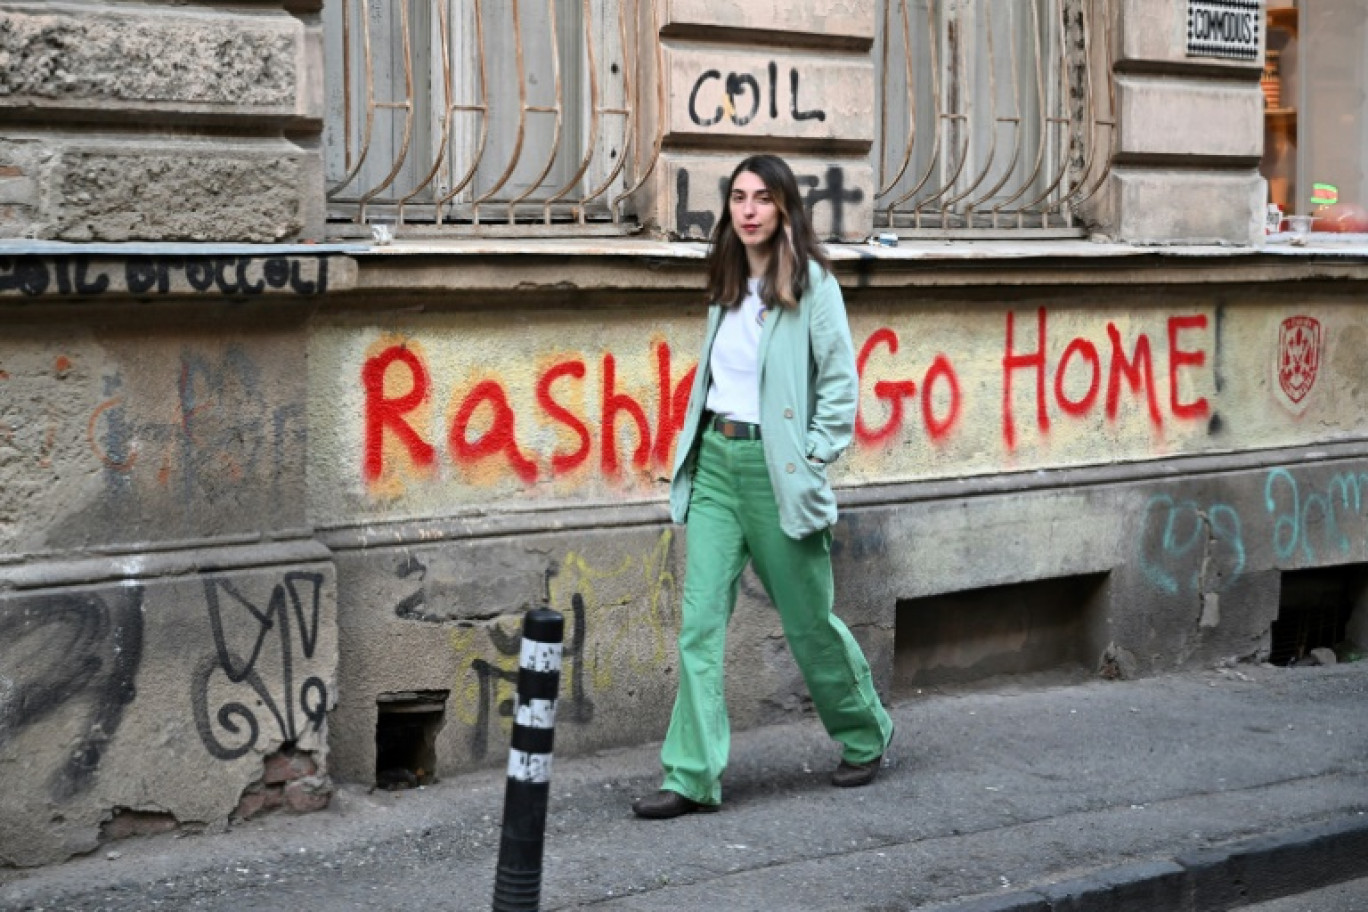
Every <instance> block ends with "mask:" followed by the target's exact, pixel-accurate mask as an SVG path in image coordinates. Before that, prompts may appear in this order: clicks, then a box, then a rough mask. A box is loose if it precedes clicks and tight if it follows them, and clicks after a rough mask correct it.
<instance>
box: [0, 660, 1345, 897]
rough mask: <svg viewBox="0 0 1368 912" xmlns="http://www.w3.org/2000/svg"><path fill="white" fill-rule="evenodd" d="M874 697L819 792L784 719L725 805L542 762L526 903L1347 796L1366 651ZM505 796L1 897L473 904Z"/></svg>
mask: <svg viewBox="0 0 1368 912" xmlns="http://www.w3.org/2000/svg"><path fill="white" fill-rule="evenodd" d="M892 710H893V715H894V718H895V720H896V722H897V726H898V732H899V735H898V740H897V741H896V742H895V744H894V745H893V748H892V750H891V752H890V759H889V761H888V765H887V766H886V767H885V768H884V770H883V771H882V772H881V774H880V777H879V780H878V781H877V782H876V783H875V784H874V785H872V786H870V787H868V788H863V789H853V790H844V789H834V788H831V787H830V786H829V785H828V784H827V781H826V777H827V775H828V774H829V772H830V770H831V768H832V767H833V766H834V765H835V763H836V759H837V751H836V749H835V747H834V746H833V744H832V743H831V742H830V741H829V740H828V739H827V738H826V736H825V734H824V733H823V732H822V731H821V727H820V725H819V724H818V723H817V722H816V720H815V719H805V720H802V721H799V722H795V723H792V724H786V725H779V726H771V727H767V728H764V729H760V730H756V731H751V732H738V733H736V735H735V736H734V738H733V762H732V766H731V768H730V769H729V770H728V773H727V777H726V784H725V797H724V801H725V804H724V807H723V810H722V811H721V813H717V814H708V815H692V816H688V817H684V818H681V819H678V820H674V821H667V822H655V821H650V822H648V821H640V820H637V819H635V818H633V817H632V815H631V812H630V810H629V804H630V800H631V798H632V797H634V796H636V795H640V794H644V793H646V792H648V791H651V790H653V789H654V788H655V787H656V784H657V782H658V775H659V773H658V761H657V748H656V746H654V745H647V746H644V747H638V748H631V749H624V750H619V751H611V752H604V753H600V754H597V755H595V756H591V757H583V758H574V759H570V758H557V760H556V764H555V769H554V772H553V777H552V797H551V808H550V817H549V823H548V831H547V839H546V863H545V871H544V877H543V889H542V902H543V905H542V908H543V910H545V912H552V910H567V909H595V910H603V912H626V910H631V912H666V910H668V912H680V910H695V909H698V910H718V909H725V910H728V912H747V910H757V912H760V910H763V912H775V910H798V912H809V910H811V912H821V910H842V912H894V910H910V909H920V908H923V907H931V906H940V905H942V904H945V903H951V902H956V901H959V900H963V899H965V898H969V897H982V896H987V897H992V896H1000V895H1003V894H1004V893H1008V892H1011V891H1019V890H1023V889H1033V888H1035V887H1036V886H1037V885H1041V884H1050V883H1053V882H1058V881H1064V880H1068V879H1070V878H1077V877H1079V876H1081V875H1086V874H1088V872H1092V871H1097V870H1101V869H1106V868H1114V867H1115V866H1117V865H1126V864H1142V863H1148V862H1154V861H1161V860H1167V859H1173V858H1174V857H1176V856H1178V855H1180V854H1182V853H1183V852H1191V851H1198V850H1202V849H1209V848H1212V847H1219V846H1222V845H1224V844H1227V843H1230V842H1232V841H1238V840H1244V839H1249V838H1251V837H1255V836H1258V835H1260V834H1268V833H1278V832H1282V831H1288V830H1294V829H1296V828H1298V827H1308V826H1313V825H1324V824H1326V823H1327V822H1333V821H1344V820H1348V821H1350V822H1351V823H1354V822H1355V821H1357V820H1358V817H1359V816H1362V815H1364V814H1368V662H1364V663H1357V664H1355V665H1346V666H1339V667H1336V668H1297V669H1283V668H1272V667H1254V666H1238V667H1233V668H1226V669H1220V670H1214V671H1209V672H1203V673H1197V674H1184V675H1175V676H1168V677H1160V678H1152V679H1147V680H1142V681H1131V682H1104V681H1091V682H1087V683H1083V684H1078V685H1073V686H1054V687H1045V688H1038V687H1036V686H1034V685H1032V686H1023V685H1021V684H1019V683H1016V684H1014V683H1012V682H999V683H998V685H997V686H995V687H994V688H993V689H986V690H975V691H972V692H958V693H941V694H937V693H927V694H924V695H923V696H921V697H918V698H916V699H911V700H907V701H904V702H901V703H899V704H898V705H897V706H894V707H893V708H892ZM503 794H504V781H503V772H502V770H497V769H491V770H486V771H482V772H478V773H475V774H471V775H467V776H461V777H457V778H452V779H449V780H447V781H444V782H442V783H439V784H437V785H436V786H433V787H429V788H426V789H422V790H415V791H408V792H372V791H369V790H367V789H365V788H361V787H356V786H346V787H343V788H342V789H341V790H340V791H339V793H338V794H337V796H336V797H335V799H334V802H333V805H332V807H330V808H329V809H328V810H326V811H323V812H320V813H317V814H311V815H306V816H298V817H292V816H283V815H280V816H274V817H270V818H266V819H264V820H259V821H251V822H248V823H245V824H241V825H237V826H233V827H231V828H230V829H228V831H227V832H223V833H218V834H202V835H184V836H181V837H179V838H177V837H176V836H174V835H169V834H168V835H165V836H159V837H152V838H144V839H131V840H125V841H123V842H119V843H113V844H109V845H106V846H105V847H103V848H102V849H101V850H100V851H99V852H97V853H95V854H93V855H91V856H88V857H85V858H80V859H76V860H73V861H71V862H68V863H66V864H63V865H56V866H53V867H50V868H44V869H39V870H33V871H12V870H11V871H0V909H4V910H29V912H39V910H44V912H47V910H71V912H116V910H137V912H148V910H159V909H168V910H170V909H174V910H178V912H179V910H220V912H230V910H231V912H252V910H260V912H275V910H279V912H285V910H289V912H294V910H296V909H299V908H320V909H328V910H330V912H334V910H337V912H342V910H366V912H381V910H383V912H404V910H415V912H419V910H421V912H438V910H481V909H488V908H490V897H491V895H492V885H493V878H494V870H495V861H496V858H497V852H498V844H499V823H500V819H501V815H502V806H503ZM1356 815H1358V816H1356ZM1303 886H1305V887H1306V888H1308V889H1310V888H1313V887H1316V886H1319V883H1307V884H1304V885H1303ZM1345 901H1346V902H1347V901H1348V900H1345ZM1292 908H1297V907H1296V906H1295V905H1294V906H1293V907H1292ZM1322 908H1328V907H1322ZM1345 908H1355V907H1354V906H1353V905H1349V906H1346V907H1345ZM1156 912H1157V910H1156ZM1279 912H1281V910H1279ZM1317 912H1321V909H1320V908H1318V910H1317Z"/></svg>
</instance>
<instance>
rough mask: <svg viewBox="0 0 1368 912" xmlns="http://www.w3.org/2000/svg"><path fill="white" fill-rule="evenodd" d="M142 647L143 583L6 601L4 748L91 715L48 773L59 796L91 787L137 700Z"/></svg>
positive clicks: (0, 733)
mask: <svg viewBox="0 0 1368 912" xmlns="http://www.w3.org/2000/svg"><path fill="white" fill-rule="evenodd" d="M142 653H143V589H142V587H141V586H121V587H118V588H117V589H107V590H104V591H103V592H100V593H94V592H80V591H73V592H60V593H57V594H54V595H43V596H39V597H36V598H17V599H14V600H13V601H11V602H8V603H6V604H4V605H0V747H2V746H4V745H5V744H6V743H7V742H8V741H9V740H11V739H12V738H14V737H16V736H17V735H18V734H19V733H20V732H22V731H23V730H24V729H27V728H29V727H31V726H35V725H38V724H39V723H41V722H43V721H45V720H50V719H60V718H62V717H63V716H65V715H67V714H74V713H82V714H83V715H84V717H85V721H84V722H83V724H82V725H81V726H80V730H81V733H80V735H79V736H78V738H77V740H76V742H75V743H74V744H72V745H71V750H70V753H69V754H68V755H67V761H66V762H65V763H64V764H62V765H61V766H60V767H58V768H57V769H55V770H53V771H52V773H51V774H50V776H49V778H48V794H49V795H50V796H51V798H52V800H53V801H57V802H61V801H66V800H67V799H69V798H71V797H73V796H74V795H77V794H80V793H81V792H83V791H85V790H86V789H87V788H89V786H90V784H91V782H92V780H93V778H94V776H95V773H96V771H97V770H98V769H99V766H100V760H101V759H102V758H103V756H104V754H105V751H106V750H107V749H108V746H109V744H110V742H111V741H113V740H114V736H115V735H116V734H117V732H118V730H119V725H120V723H122V721H123V715H124V710H125V709H126V708H127V707H128V705H129V704H130V703H132V702H133V698H134V696H135V694H136V691H135V689H134V678H135V677H136V675H137V673H138V668H139V666H140V664H141V662H142Z"/></svg>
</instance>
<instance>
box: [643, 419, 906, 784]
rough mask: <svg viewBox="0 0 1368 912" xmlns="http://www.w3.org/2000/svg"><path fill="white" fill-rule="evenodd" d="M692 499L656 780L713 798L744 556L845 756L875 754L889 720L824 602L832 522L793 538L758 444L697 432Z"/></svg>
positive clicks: (723, 743) (721, 761)
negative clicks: (670, 696) (675, 687)
mask: <svg viewBox="0 0 1368 912" xmlns="http://www.w3.org/2000/svg"><path fill="white" fill-rule="evenodd" d="M699 446H700V450H699V453H698V460H697V468H696V471H695V474H694V481H693V495H692V498H691V500H690V501H689V515H688V519H687V529H688V556H687V558H686V564H685V571H684V600H683V619H682V621H681V623H680V630H679V694H678V696H677V697H676V698H675V705H674V713H673V715H672V716H671V718H670V727H669V731H668V732H667V733H666V735H665V744H664V746H663V747H662V748H661V751H660V759H661V762H662V764H663V765H664V767H665V782H664V784H663V785H662V786H661V788H663V789H666V790H668V791H672V792H677V793H679V794H681V795H683V796H685V797H686V798H690V799H692V800H694V801H697V802H699V803H701V804H720V803H721V801H722V783H721V779H722V772H723V770H724V769H726V766H727V754H728V751H729V749H730V747H731V727H730V724H729V722H728V720H727V703H726V695H725V688H724V682H723V666H724V660H723V654H724V652H725V643H726V635H727V622H728V621H729V620H731V615H732V609H733V608H734V607H735V606H736V593H737V586H738V584H739V581H740V579H741V572H742V571H743V570H744V569H745V567H746V563H747V561H753V562H754V565H755V572H756V575H757V576H759V578H760V582H761V583H762V584H763V585H764V587H765V591H766V592H768V593H769V596H770V600H771V601H772V602H773V603H774V606H775V608H776V609H778V611H779V618H780V620H781V622H782V624H783V628H784V638H785V639H786V640H787V641H788V645H789V649H790V650H791V651H792V653H793V657H794V659H795V660H796V661H797V663H798V667H799V669H800V670H801V671H802V673H803V680H804V681H805V682H806V683H807V687H808V692H809V693H810V694H811V695H812V702H813V704H814V705H815V706H816V708H817V714H818V716H819V717H820V718H821V720H822V724H823V725H824V726H825V727H826V730H827V733H828V734H830V735H831V737H832V738H834V739H836V740H837V741H838V742H840V744H841V745H842V748H843V750H842V754H841V755H842V758H843V759H845V760H848V761H850V762H851V763H866V762H868V761H870V760H873V759H874V758H875V757H877V756H879V755H880V754H882V753H883V752H884V748H885V747H886V746H887V744H888V740H889V738H890V737H892V734H893V722H892V720H891V719H890V718H889V716H888V713H887V712H886V711H885V710H884V708H883V706H882V704H880V703H879V697H878V694H877V693H875V691H874V684H873V681H872V679H871V677H870V673H869V663H868V662H867V661H866V660H865V657H864V653H863V652H861V651H860V646H859V644H858V643H856V642H855V638H854V637H852V636H851V635H850V631H849V629H847V628H846V625H845V624H844V623H842V622H841V619H840V618H838V617H836V615H834V614H833V613H832V611H831V607H832V601H833V595H834V588H833V584H832V576H831V531H830V530H823V531H821V532H818V533H815V534H813V535H809V536H807V537H806V538H803V539H801V540H795V539H792V538H789V537H788V536H786V535H785V534H784V533H783V532H782V531H781V530H780V528H779V510H778V507H777V505H776V504H775V500H774V492H773V489H772V487H771V485H770V480H769V472H768V470H767V469H766V467H765V451H764V444H763V442H762V441H759V440H732V439H729V438H726V437H723V436H722V435H720V434H718V433H717V432H716V431H714V430H712V429H711V428H709V429H707V430H706V431H705V432H704V434H703V439H702V442H701V443H700V445H699Z"/></svg>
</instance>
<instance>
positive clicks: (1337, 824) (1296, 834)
mask: <svg viewBox="0 0 1368 912" xmlns="http://www.w3.org/2000/svg"><path fill="white" fill-rule="evenodd" d="M1360 877H1368V812H1365V811H1359V812H1358V813H1357V814H1355V815H1354V816H1352V817H1345V818H1340V819H1338V820H1334V821H1331V822H1329V823H1324V824H1317V825H1316V826H1310V827H1304V828H1301V829H1296V830H1285V831H1283V832H1280V833H1271V834H1267V835H1264V836H1256V837H1253V838H1251V839H1245V840H1242V841H1240V842H1234V843H1230V844H1228V845H1224V846H1218V847H1215V848H1210V849H1198V850H1195V851H1191V852H1185V853H1183V854H1181V855H1178V856H1176V857H1174V858H1173V859H1172V860H1170V861H1151V862H1141V863H1137V864H1130V865H1122V866H1119V867H1115V868H1104V869H1102V870H1099V871H1095V872H1093V873H1091V874H1087V875H1085V876H1083V877H1079V878H1075V879H1074V880H1066V881H1060V882H1059V883H1053V884H1047V885H1044V886H1040V887H1033V888H1032V889H1030V890H1021V891H1017V892H1014V893H1004V894H1002V895H1000V896H985V897H979V898H977V899H971V900H967V901H961V902H954V903H950V904H948V905H938V906H930V907H923V908H925V909H926V912H1155V910H1158V909H1163V910H1167V912H1226V910H1228V909H1236V908H1238V907H1240V906H1245V905H1249V904H1252V903H1259V902H1265V901H1267V900H1270V899H1278V898H1280V897H1283V896H1291V895H1294V894H1297V893H1304V892H1306V891H1308V890H1316V889H1320V888H1322V887H1329V886H1333V885H1335V884H1337V883H1341V882H1342V881H1346V880H1354V879H1357V878H1360Z"/></svg>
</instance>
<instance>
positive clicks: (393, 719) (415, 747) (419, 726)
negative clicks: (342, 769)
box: [375, 690, 451, 789]
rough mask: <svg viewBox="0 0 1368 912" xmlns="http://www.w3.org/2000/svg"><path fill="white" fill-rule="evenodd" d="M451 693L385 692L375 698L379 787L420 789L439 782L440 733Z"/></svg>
mask: <svg viewBox="0 0 1368 912" xmlns="http://www.w3.org/2000/svg"><path fill="white" fill-rule="evenodd" d="M450 694H451V692H450V691H448V690H419V691H401V692H398V693H382V694H380V695H379V696H377V697H376V698H375V703H376V709H377V710H378V714H377V716H376V720H375V785H376V788H383V789H406V788H417V787H418V786H420V785H428V784H430V783H433V782H436V781H437V733H438V732H440V731H441V730H442V725H443V724H445V722H446V701H447V697H448V696H450Z"/></svg>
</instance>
